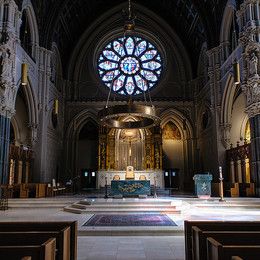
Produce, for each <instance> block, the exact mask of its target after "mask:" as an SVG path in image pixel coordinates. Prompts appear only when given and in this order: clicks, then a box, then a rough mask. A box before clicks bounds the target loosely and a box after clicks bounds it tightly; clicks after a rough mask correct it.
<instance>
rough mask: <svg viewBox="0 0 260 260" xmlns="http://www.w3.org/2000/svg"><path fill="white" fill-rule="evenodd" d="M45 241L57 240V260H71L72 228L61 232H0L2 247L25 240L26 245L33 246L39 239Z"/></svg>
mask: <svg viewBox="0 0 260 260" xmlns="http://www.w3.org/2000/svg"><path fill="white" fill-rule="evenodd" d="M39 237H40V239H44V240H45V241H47V240H49V239H50V238H55V239H56V259H57V260H70V227H67V228H64V229H62V230H60V231H37V232H35V231H29V232H28V231H22V232H0V245H5V246H8V245H11V244H12V243H15V245H16V241H22V240H23V239H24V241H25V243H26V244H23V246H25V245H31V244H33V243H34V242H35V241H37V239H38V238H39Z"/></svg>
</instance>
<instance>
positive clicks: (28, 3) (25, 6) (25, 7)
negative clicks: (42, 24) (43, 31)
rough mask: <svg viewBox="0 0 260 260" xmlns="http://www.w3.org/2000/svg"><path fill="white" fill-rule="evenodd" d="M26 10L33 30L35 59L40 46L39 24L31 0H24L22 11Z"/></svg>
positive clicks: (33, 55) (33, 54) (31, 30)
mask: <svg viewBox="0 0 260 260" xmlns="http://www.w3.org/2000/svg"><path fill="white" fill-rule="evenodd" d="M23 12H25V15H26V16H27V19H28V24H29V27H30V32H31V42H32V57H33V58H34V59H35V58H36V57H37V46H39V31H38V25H37V19H36V16H35V12H34V9H33V6H32V3H31V0H24V1H23V4H22V13H23Z"/></svg>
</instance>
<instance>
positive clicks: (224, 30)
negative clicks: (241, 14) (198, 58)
mask: <svg viewBox="0 0 260 260" xmlns="http://www.w3.org/2000/svg"><path fill="white" fill-rule="evenodd" d="M234 2H235V3H234ZM235 5H236V1H235V0H228V2H227V4H226V8H225V11H224V15H223V19H222V23H221V29H220V43H227V42H229V39H230V28H231V25H232V16H233V12H234V8H235Z"/></svg>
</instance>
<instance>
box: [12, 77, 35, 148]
mask: <svg viewBox="0 0 260 260" xmlns="http://www.w3.org/2000/svg"><path fill="white" fill-rule="evenodd" d="M18 86H19V88H22V89H21V91H22V92H23V94H24V97H25V101H26V104H25V105H26V108H27V109H28V121H29V122H28V127H29V128H30V130H31V132H30V145H32V146H33V145H34V142H35V141H36V138H37V127H38V123H39V115H38V108H37V103H38V102H37V98H36V95H35V93H34V90H33V87H32V84H31V82H30V79H29V80H28V84H27V85H26V86H22V85H21V82H18ZM17 95H18V90H17V92H16V96H15V102H16V99H17ZM14 117H15V116H14Z"/></svg>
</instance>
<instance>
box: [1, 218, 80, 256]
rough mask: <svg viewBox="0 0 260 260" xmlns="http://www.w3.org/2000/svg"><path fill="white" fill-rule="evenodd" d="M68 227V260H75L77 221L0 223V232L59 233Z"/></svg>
mask: <svg viewBox="0 0 260 260" xmlns="http://www.w3.org/2000/svg"><path fill="white" fill-rule="evenodd" d="M67 227H70V260H74V259H77V232H78V231H77V221H62V222H0V232H19V231H20V232H29V231H35V232H37V231H39V232H40V231H60V230H62V229H64V228H67Z"/></svg>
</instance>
